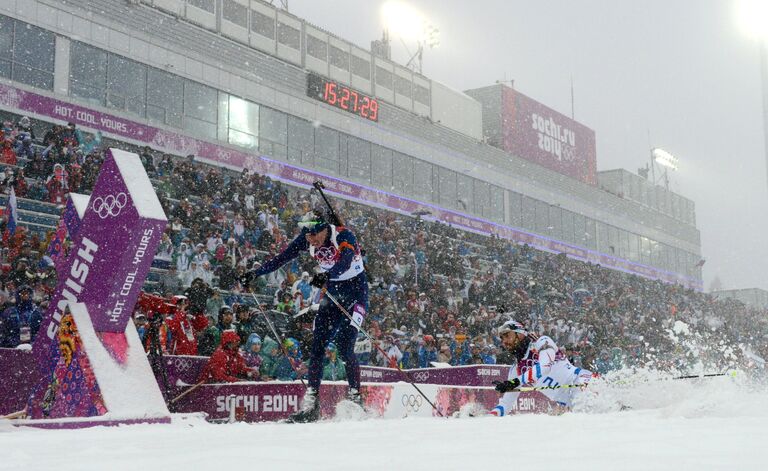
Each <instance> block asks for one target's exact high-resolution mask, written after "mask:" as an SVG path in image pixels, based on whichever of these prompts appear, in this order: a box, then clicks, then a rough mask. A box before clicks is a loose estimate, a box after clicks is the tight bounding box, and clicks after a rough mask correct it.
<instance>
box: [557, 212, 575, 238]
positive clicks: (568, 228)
mask: <svg viewBox="0 0 768 471" xmlns="http://www.w3.org/2000/svg"><path fill="white" fill-rule="evenodd" d="M560 218H561V219H562V221H563V237H562V240H563V242H567V243H569V244H573V243H574V236H573V213H572V212H570V211H568V210H567V209H563V212H562V214H561V215H560Z"/></svg>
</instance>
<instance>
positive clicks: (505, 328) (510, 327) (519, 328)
mask: <svg viewBox="0 0 768 471" xmlns="http://www.w3.org/2000/svg"><path fill="white" fill-rule="evenodd" d="M497 332H498V334H499V336H502V335H504V334H506V333H507V332H515V333H517V334H527V333H528V329H526V328H525V326H524V325H523V324H521V323H520V322H518V321H516V320H514V319H510V320H508V321H507V322H505V323H503V324H501V327H499V328H498V329H497Z"/></svg>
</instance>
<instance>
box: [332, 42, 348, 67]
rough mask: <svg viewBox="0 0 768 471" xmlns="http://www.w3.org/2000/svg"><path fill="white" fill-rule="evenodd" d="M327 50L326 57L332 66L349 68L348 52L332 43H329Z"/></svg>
mask: <svg viewBox="0 0 768 471" xmlns="http://www.w3.org/2000/svg"><path fill="white" fill-rule="evenodd" d="M328 50H329V55H328V59H329V62H330V63H331V65H332V66H334V67H337V68H339V69H342V70H349V52H347V51H343V50H341V49H339V48H338V47H336V46H333V45H331V46H330V49H328Z"/></svg>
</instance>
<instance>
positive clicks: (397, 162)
mask: <svg viewBox="0 0 768 471" xmlns="http://www.w3.org/2000/svg"><path fill="white" fill-rule="evenodd" d="M392 177H393V178H392V183H393V185H392V186H393V187H394V189H395V192H396V193H398V194H400V195H405V196H410V195H411V192H412V191H413V158H412V157H411V156H409V155H405V154H401V153H399V152H394V153H393V160H392Z"/></svg>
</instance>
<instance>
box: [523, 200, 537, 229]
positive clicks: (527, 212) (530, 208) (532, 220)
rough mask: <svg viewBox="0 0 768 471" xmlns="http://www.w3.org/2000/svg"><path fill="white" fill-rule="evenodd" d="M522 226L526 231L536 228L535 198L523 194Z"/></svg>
mask: <svg viewBox="0 0 768 471" xmlns="http://www.w3.org/2000/svg"><path fill="white" fill-rule="evenodd" d="M522 203H523V220H522V222H523V228H524V229H526V230H528V231H534V230H536V200H535V199H533V198H529V197H527V196H523V201H522Z"/></svg>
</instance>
